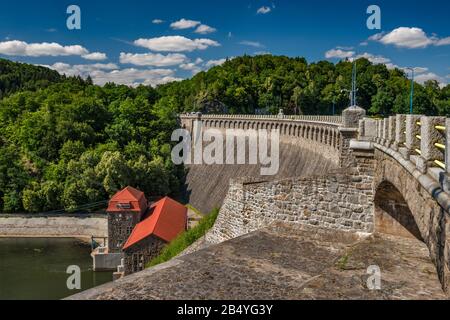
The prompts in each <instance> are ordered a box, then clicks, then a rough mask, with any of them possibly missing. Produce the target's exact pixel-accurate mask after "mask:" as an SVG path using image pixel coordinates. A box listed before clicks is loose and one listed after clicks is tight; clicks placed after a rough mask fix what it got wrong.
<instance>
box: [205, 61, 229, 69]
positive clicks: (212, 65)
mask: <svg viewBox="0 0 450 320" xmlns="http://www.w3.org/2000/svg"><path fill="white" fill-rule="evenodd" d="M225 61H227V59H218V60H209V61H208V62H207V63H205V66H206V67H207V68H211V67H215V66H220V65H222V64H224V63H225Z"/></svg>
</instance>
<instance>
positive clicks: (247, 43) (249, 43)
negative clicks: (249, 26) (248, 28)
mask: <svg viewBox="0 0 450 320" xmlns="http://www.w3.org/2000/svg"><path fill="white" fill-rule="evenodd" d="M239 44H242V45H244V46H249V47H255V48H263V47H264V45H263V44H261V43H260V42H256V41H248V40H244V41H241V42H239Z"/></svg>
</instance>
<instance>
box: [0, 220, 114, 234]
mask: <svg viewBox="0 0 450 320" xmlns="http://www.w3.org/2000/svg"><path fill="white" fill-rule="evenodd" d="M107 233H108V226H107V219H106V215H66V216H56V215H54V216H33V215H0V237H30V238H38V237H42V238H52V237H55V238H90V237H91V236H94V237H107V236H108V235H107Z"/></svg>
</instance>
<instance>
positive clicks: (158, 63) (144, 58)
mask: <svg viewBox="0 0 450 320" xmlns="http://www.w3.org/2000/svg"><path fill="white" fill-rule="evenodd" d="M187 60H188V58H187V57H186V56H185V55H184V54H179V53H169V54H167V55H163V54H160V53H156V54H155V53H143V54H133V53H124V52H122V53H120V63H124V64H125V63H129V64H133V65H136V66H152V67H169V66H175V65H179V64H182V63H185V62H186V61H187Z"/></svg>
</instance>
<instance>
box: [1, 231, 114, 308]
mask: <svg viewBox="0 0 450 320" xmlns="http://www.w3.org/2000/svg"><path fill="white" fill-rule="evenodd" d="M90 251H91V248H90V246H89V245H88V244H86V243H83V242H81V241H80V240H77V239H58V238H0V300H30V299H38V300H53V299H62V298H65V297H68V296H70V295H72V294H75V293H78V292H80V291H84V290H87V289H90V288H92V287H95V286H98V285H101V284H104V283H106V282H110V281H111V280H112V273H111V272H102V273H99V272H93V271H92V258H91V256H90ZM71 265H76V266H79V267H80V269H81V290H69V289H68V288H67V284H66V282H67V279H68V277H69V276H70V274H67V273H66V270H67V267H68V266H71Z"/></svg>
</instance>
